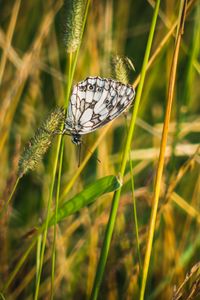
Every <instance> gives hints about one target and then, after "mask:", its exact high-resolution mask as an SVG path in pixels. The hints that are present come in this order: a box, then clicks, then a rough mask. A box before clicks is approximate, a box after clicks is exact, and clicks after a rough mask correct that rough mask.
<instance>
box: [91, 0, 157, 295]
mask: <svg viewBox="0 0 200 300" xmlns="http://www.w3.org/2000/svg"><path fill="white" fill-rule="evenodd" d="M159 6H160V0H157V2H156V5H155V9H154V15H153V18H152V23H151V27H150V31H149V37H148V42H147V46H146V52H145V56H144V61H143V65H142V71H141V78H140V83H139V86H138V90H137V94H136V99H135V104H134V110H133V114H132V117H131V122H130V127H129V131H128V136H127V140H126V145H125V148H124V153H123V158H122V163H121V168H120V176H121V177H122V178H123V176H124V173H125V168H126V163H127V161H128V158H129V151H130V148H131V142H132V138H133V132H134V128H135V122H136V117H137V112H138V108H139V103H140V99H141V95H142V90H143V86H144V80H145V75H146V70H147V65H148V60H149V55H150V50H151V46H152V42H153V36H154V32H155V27H156V21H157V16H158V11H159ZM120 195H121V189H119V190H118V191H116V192H115V194H114V197H113V202H112V207H111V211H110V216H109V221H108V224H107V228H106V233H105V238H104V242H103V247H102V250H101V255H100V258H99V262H98V266H97V272H96V276H95V280H94V284H93V289H92V293H91V297H90V299H91V300H96V299H97V298H98V294H99V289H100V284H101V281H102V278H103V274H104V270H105V266H106V261H107V257H108V252H109V248H110V243H111V238H112V234H113V230H114V226H115V220H116V216H117V209H118V206H119V199H120Z"/></svg>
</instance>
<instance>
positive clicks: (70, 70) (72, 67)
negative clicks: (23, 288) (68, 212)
mask: <svg viewBox="0 0 200 300" xmlns="http://www.w3.org/2000/svg"><path fill="white" fill-rule="evenodd" d="M89 4H90V0H88V1H87V4H86V9H85V14H84V20H83V28H82V32H81V40H82V37H83V32H84V29H85V24H86V20H87V14H88V9H89ZM80 45H81V43H79V46H78V49H77V50H76V52H75V58H74V60H73V53H72V52H71V53H69V68H68V84H67V93H66V98H65V103H64V108H65V109H67V106H68V103H69V97H70V91H71V87H72V81H73V77H74V72H75V68H76V64H77V60H78V54H79V50H80ZM61 139H62V137H61ZM59 150H60V160H59V171H58V182H57V190H56V203H55V223H54V240H53V250H52V251H53V253H52V272H51V296H50V298H51V300H52V299H53V286H54V278H55V260H56V224H57V212H58V205H59V197H60V183H61V173H62V164H63V154H64V142H63V140H62V145H61V149H60V148H59Z"/></svg>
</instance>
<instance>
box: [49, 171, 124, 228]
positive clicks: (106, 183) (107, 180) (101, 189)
mask: <svg viewBox="0 0 200 300" xmlns="http://www.w3.org/2000/svg"><path fill="white" fill-rule="evenodd" d="M120 186H121V183H120V181H119V179H118V178H117V177H116V176H112V175H111V176H106V177H103V178H101V179H98V180H97V181H96V182H95V183H92V184H90V185H89V186H88V187H86V188H85V189H84V190H83V191H82V192H80V193H79V194H77V195H75V196H74V197H73V198H72V199H70V200H68V201H66V202H64V203H63V204H62V206H61V207H60V208H59V209H58V212H57V222H60V221H62V220H63V219H64V218H66V217H67V216H69V215H71V214H73V213H75V212H77V211H79V210H80V209H81V208H83V207H85V206H87V205H88V204H91V203H93V202H94V201H95V200H96V199H97V198H98V197H100V196H102V195H104V194H106V193H110V192H114V191H116V190H117V189H119V188H120ZM54 222H55V215H53V217H52V218H51V220H50V222H49V225H50V226H51V225H53V224H54Z"/></svg>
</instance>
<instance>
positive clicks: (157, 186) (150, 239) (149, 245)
mask: <svg viewBox="0 0 200 300" xmlns="http://www.w3.org/2000/svg"><path fill="white" fill-rule="evenodd" d="M186 8H187V0H186V1H184V5H183V8H182V11H181V18H180V20H179V32H178V35H177V39H176V43H175V49H174V54H173V59H172V62H171V71H170V79H169V88H168V96H167V108H166V113H165V121H164V127H163V132H162V140H161V145H160V154H159V159H158V166H157V172H156V178H155V184H154V194H153V199H152V209H151V217H150V224H149V233H148V239H147V247H146V252H145V259H144V267H143V274H142V284H141V292H140V300H143V299H144V293H145V287H146V280H147V274H148V270H149V263H150V257H151V250H152V244H153V237H154V232H155V225H156V216H157V209H158V202H159V196H160V189H161V180H162V174H163V169H164V162H165V161H164V158H165V150H166V146H167V136H168V130H169V123H170V117H171V109H172V102H173V96H174V87H175V79H176V72H177V64H178V57H179V50H180V43H181V37H182V34H183V28H184V22H185V15H186Z"/></svg>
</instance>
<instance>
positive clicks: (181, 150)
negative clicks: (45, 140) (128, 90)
mask: <svg viewBox="0 0 200 300" xmlns="http://www.w3.org/2000/svg"><path fill="white" fill-rule="evenodd" d="M62 4H63V2H62V1H59V0H56V1H53V0H49V1H45V2H44V1H38V0H35V1H24V0H16V1H14V0H13V1H0V6H1V10H0V20H1V27H0V55H1V57H0V101H1V109H0V201H1V202H0V206H1V207H2V206H3V204H4V203H5V201H6V200H7V199H8V197H9V194H10V192H11V190H12V187H13V185H14V182H15V180H16V176H17V165H18V159H19V155H20V153H21V151H22V149H23V147H24V145H25V143H26V142H27V140H29V139H30V137H31V136H33V135H34V132H35V131H36V128H37V127H38V126H39V124H40V123H41V120H43V119H44V118H45V116H46V115H47V114H48V113H49V111H50V110H51V109H52V108H54V107H55V106H56V105H63V103H64V95H65V92H66V82H67V76H66V69H67V55H66V52H65V48H64V45H63V35H62V24H61V19H62V17H61V16H62V12H61V7H62ZM153 5H154V1H151V0H149V1H143V2H141V1H133V0H127V1H120V0H105V1H97V0H94V1H92V3H91V5H90V8H89V12H88V18H87V22H86V29H85V32H84V35H83V41H82V44H81V48H80V53H79V56H78V62H77V67H76V70H75V76H74V82H78V81H80V80H82V79H84V78H85V77H87V76H97V75H99V76H103V77H110V76H111V75H110V74H111V70H110V57H111V55H112V54H113V53H114V54H121V55H126V56H128V57H129V58H131V59H132V61H133V63H134V66H135V69H136V72H135V73H134V72H132V73H131V75H130V82H132V83H133V82H135V80H136V82H137V78H138V76H139V75H140V71H141V66H142V62H143V57H144V52H145V48H146V41H147V37H148V32H149V27H150V23H151V18H152V14H153ZM179 5H180V3H179V2H178V1H174V0H172V1H161V6H160V11H159V19H158V22H157V25H156V28H157V29H156V34H155V37H154V44H153V49H152V54H151V56H153V55H154V53H157V55H156V56H155V58H154V61H153V63H152V64H151V65H150V67H149V69H148V72H147V76H146V79H145V86H144V89H143V94H142V100H141V104H140V109H139V116H138V119H137V127H136V130H135V136H134V144H133V147H132V151H131V159H132V161H133V171H134V180H135V197H136V201H137V209H138V222H139V238H140V244H141V255H142V258H143V255H144V253H145V246H146V238H147V231H148V225H149V216H150V211H151V200H152V190H153V182H154V175H155V170H156V165H157V160H158V151H159V145H160V138H161V132H162V126H163V119H164V114H165V106H166V93H167V88H168V83H169V72H170V65H171V60H172V54H173V49H174V38H175V36H176V27H175V25H176V24H177V20H178V17H179ZM188 7H189V8H188V11H187V16H186V23H185V32H184V35H183V38H182V43H181V50H180V54H179V62H178V70H177V80H176V90H175V96H174V102H173V111H172V117H171V123H170V131H169V137H168V146H167V151H166V163H165V170H164V174H163V177H162V189H161V196H160V202H159V212H158V218H157V223H156V233H155V239H154V244H153V251H152V258H151V264H150V270H149V277H148V282H147V288H146V297H145V299H173V298H172V297H173V291H174V286H179V285H180V284H182V283H184V279H185V278H186V274H187V273H188V272H189V271H190V270H191V268H192V266H193V265H195V264H197V263H198V262H199V261H200V254H199V253H200V236H199V223H200V213H199V209H200V172H199V171H200V168H199V164H200V157H199V137H200V116H199V111H200V101H199V99H200V84H199V74H200V63H199V58H200V56H199V54H200V53H199V49H200V47H199V46H200V4H199V1H189V5H188ZM174 24H175V25H174ZM173 29H174V30H173ZM163 41H164V42H163ZM127 119H128V120H129V114H128V115H127ZM126 126H127V125H126V121H125V119H124V117H123V116H121V117H120V118H118V119H117V120H116V121H115V122H113V123H112V125H111V126H110V127H109V128H107V129H100V130H98V131H96V132H94V133H91V134H89V135H87V136H85V137H84V143H85V144H86V145H87V148H88V149H90V148H91V147H92V145H93V144H94V143H95V141H96V140H97V139H98V138H99V137H101V136H102V135H104V136H103V138H102V139H101V142H100V143H99V145H98V148H97V151H96V152H95V155H96V156H97V157H98V159H100V161H101V163H98V162H97V159H96V157H95V156H94V155H93V156H91V158H90V160H89V162H88V163H87V165H86V167H85V168H84V169H83V171H82V172H81V174H80V175H79V177H78V178H77V179H76V182H75V184H73V187H72V188H71V190H70V191H69V192H68V195H67V198H70V196H72V195H74V194H76V193H77V192H78V191H81V190H82V189H84V187H85V186H86V185H87V184H88V183H91V182H93V181H95V180H96V179H97V178H100V177H103V176H106V175H110V174H117V173H118V171H119V164H120V159H121V153H122V150H123V146H124V143H125V136H126V132H127V127H126ZM64 140H65V144H66V145H65V151H64V164H63V170H62V179H61V180H62V182H61V194H62V192H63V191H64V190H65V187H66V186H67V184H68V182H69V180H70V179H71V178H72V176H73V175H74V173H75V172H76V171H77V168H78V166H77V164H78V161H77V153H76V152H77V149H76V147H75V146H74V145H73V144H72V143H71V139H70V137H68V136H66V137H65V138H64ZM87 154H88V150H87V149H86V147H84V146H83V151H82V160H83V159H84V157H85V155H87ZM54 156H55V145H53V146H52V148H51V149H50V151H48V153H47V154H46V155H45V157H44V160H43V162H42V163H41V164H40V165H39V166H38V168H37V170H36V171H34V172H32V173H29V174H27V175H26V176H24V177H23V178H22V180H21V181H20V184H19V186H18V188H17V191H16V193H15V197H14V198H13V200H12V202H11V203H10V205H9V208H8V211H7V213H6V215H4V216H3V218H1V220H0V225H1V226H0V288H2V287H3V286H4V285H5V284H6V282H7V280H8V279H9V276H10V274H11V272H12V270H13V269H14V267H15V265H16V263H17V262H18V261H19V259H20V257H21V256H22V254H23V253H24V251H25V249H26V248H27V247H28V245H29V244H30V243H31V240H32V236H31V234H30V235H28V234H27V232H30V230H31V229H32V228H34V227H35V226H37V225H38V224H41V222H42V220H43V219H44V216H45V210H46V207H47V199H48V194H49V186H50V181H51V173H52V166H53V161H54ZM111 199H112V195H107V196H103V197H101V198H100V199H98V201H96V202H95V203H94V204H93V205H91V206H90V207H88V208H84V209H83V210H81V211H80V212H79V213H77V214H75V215H73V216H71V217H69V218H67V220H66V221H65V222H62V223H61V224H59V225H58V227H57V241H56V251H57V260H56V271H55V297H54V298H55V299H88V298H89V295H90V293H91V289H92V284H93V279H94V276H95V272H96V265H97V261H98V257H99V253H100V250H101V246H102V242H103V236H104V230H105V225H106V223H107V220H108V215H109V211H110V204H111ZM52 240H53V230H51V229H50V230H49V232H48V239H47V248H46V252H45V264H44V269H43V275H42V281H41V288H40V297H41V299H49V293H50V284H51V273H50V268H51V261H50V257H51V250H52V248H51V245H52ZM36 267H37V266H36V249H34V251H32V252H31V254H30V255H29V256H28V258H27V259H26V261H25V264H24V265H23V267H22V269H21V270H20V272H19V273H18V274H17V276H16V277H15V279H14V281H13V282H12V284H11V285H10V286H9V288H8V290H7V291H6V299H32V297H33V291H34V288H35V272H36ZM197 269H198V268H197ZM192 270H193V271H194V269H192ZM195 270H196V269H195ZM193 271H192V272H191V273H192V275H194V277H195V275H196V273H195V274H193ZM198 280H199V281H200V279H199V277H198V276H197V278H196V277H195V279H194V280H193V281H192V279H191V282H190V283H188V282H187V284H184V286H183V289H184V291H183V295H185V298H183V299H190V298H187V296H188V295H189V293H191V289H192V287H193V282H197V283H198V285H197V288H198V287H199V286H200V283H199V281H198ZM139 284H140V278H139V263H138V256H137V248H136V236H135V226H134V220H133V201H132V192H131V172H130V169H129V167H127V170H126V175H125V181H124V185H123V191H122V195H121V199H120V206H119V210H118V217H117V222H116V226H115V232H114V237H113V240H112V245H111V249H110V252H109V257H108V262H107V266H106V272H105V276H104V279H103V284H102V286H101V290H100V295H99V299H109V300H111V299H138V297H139V296H138V295H139ZM199 290H200V287H199ZM196 291H197V289H196ZM183 297H184V296H183ZM188 297H189V296H188ZM195 297H196V298H195ZM198 297H199V298H198ZM177 299H178V298H177ZM191 299H200V296H199V295H197V296H195V294H194V296H193V298H191Z"/></svg>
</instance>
